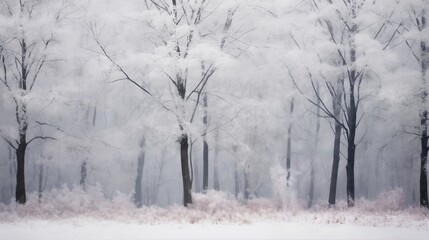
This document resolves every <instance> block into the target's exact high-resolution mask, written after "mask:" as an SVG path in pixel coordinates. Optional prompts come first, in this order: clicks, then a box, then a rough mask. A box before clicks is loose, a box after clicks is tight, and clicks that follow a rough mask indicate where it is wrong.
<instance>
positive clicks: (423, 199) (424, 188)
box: [420, 92, 429, 208]
mask: <svg viewBox="0 0 429 240" xmlns="http://www.w3.org/2000/svg"><path fill="white" fill-rule="evenodd" d="M423 94H424V95H425V96H424V98H426V96H427V92H426V93H423ZM424 102H426V100H424ZM427 117H428V112H427V110H426V109H425V110H423V112H422V113H421V116H420V120H421V123H420V125H421V128H422V131H421V137H420V143H421V153H420V161H421V166H420V205H421V206H422V207H425V208H429V202H428V185H427V184H428V180H427V157H428V132H427V129H428V127H427Z"/></svg>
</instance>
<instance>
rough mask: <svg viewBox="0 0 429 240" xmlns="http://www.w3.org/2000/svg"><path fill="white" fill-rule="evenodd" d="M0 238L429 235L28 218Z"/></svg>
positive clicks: (404, 230) (279, 225) (397, 230)
mask: <svg viewBox="0 0 429 240" xmlns="http://www.w3.org/2000/svg"><path fill="white" fill-rule="evenodd" d="M0 239H41V240H42V239H43V240H48V239H73V240H74V239H425V240H427V239H429V230H428V228H418V227H371V226H357V225H352V224H345V225H328V224H315V223H304V222H301V223H291V222H273V221H265V222H255V223H251V224H203V223H198V224H189V223H187V224H177V223H166V224H157V225H149V224H139V223H136V222H129V223H124V222H117V221H95V220H88V219H75V220H72V221H68V222H65V221H59V222H56V221H29V222H24V223H6V224H4V223H3V224H0Z"/></svg>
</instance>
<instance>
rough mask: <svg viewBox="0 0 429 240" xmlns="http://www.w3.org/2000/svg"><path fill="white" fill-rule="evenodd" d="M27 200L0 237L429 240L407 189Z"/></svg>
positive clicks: (4, 217) (3, 223) (12, 209)
mask: <svg viewBox="0 0 429 240" xmlns="http://www.w3.org/2000/svg"><path fill="white" fill-rule="evenodd" d="M44 197H45V200H43V199H42V202H41V203H39V202H38V201H37V197H36V196H35V195H30V196H29V201H28V202H27V204H26V205H24V206H21V205H17V204H9V205H3V204H0V239H44V240H45V239H46V240H48V239H425V240H427V239H429V211H428V210H424V209H422V208H418V207H404V206H403V201H402V200H401V199H402V198H403V196H402V193H401V192H400V191H394V192H390V193H387V194H384V195H381V196H380V197H379V198H378V199H376V200H373V201H368V200H364V199H360V200H358V201H356V206H355V207H353V208H348V207H347V206H346V204H345V203H344V202H341V201H340V202H338V203H337V204H336V206H335V207H333V208H328V207H327V206H326V204H316V205H314V206H313V207H312V208H311V209H308V208H306V207H305V206H303V204H302V203H300V202H297V201H293V200H291V199H288V198H284V199H283V200H269V199H253V200H250V201H248V202H246V203H244V202H241V201H237V200H235V198H234V197H232V196H231V195H229V194H227V193H223V192H214V191H209V192H208V193H207V194H194V195H193V198H194V204H193V205H192V206H190V207H189V208H185V207H182V206H178V205H173V206H169V207H164V208H160V207H143V208H140V209H137V208H136V207H135V206H134V205H133V203H132V202H131V201H130V199H129V197H128V196H125V195H119V196H118V197H116V198H114V199H111V200H106V199H105V198H104V196H103V194H102V193H100V192H97V191H91V192H90V193H85V192H82V191H81V190H79V189H73V190H67V189H63V190H59V191H56V192H51V193H47V194H45V195H44Z"/></svg>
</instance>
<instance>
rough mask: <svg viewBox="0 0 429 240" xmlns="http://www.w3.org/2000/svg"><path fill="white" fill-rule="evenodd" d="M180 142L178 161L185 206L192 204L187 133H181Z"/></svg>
mask: <svg viewBox="0 0 429 240" xmlns="http://www.w3.org/2000/svg"><path fill="white" fill-rule="evenodd" d="M179 143H180V163H181V167H182V180H183V204H184V205H185V207H187V206H188V204H192V194H191V191H192V182H191V178H190V174H189V161H188V160H189V158H188V146H189V145H188V135H187V134H182V137H181V138H180V139H179Z"/></svg>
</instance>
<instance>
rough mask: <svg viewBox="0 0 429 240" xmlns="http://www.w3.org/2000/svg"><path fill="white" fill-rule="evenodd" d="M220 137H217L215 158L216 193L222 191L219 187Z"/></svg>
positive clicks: (214, 179) (214, 177) (214, 178)
mask: <svg viewBox="0 0 429 240" xmlns="http://www.w3.org/2000/svg"><path fill="white" fill-rule="evenodd" d="M218 137H219V136H218V135H216V146H215V152H214V158H213V189H214V190H216V191H219V190H220V185H219V159H218V157H219V147H218V145H217V144H218V141H217V139H218Z"/></svg>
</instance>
